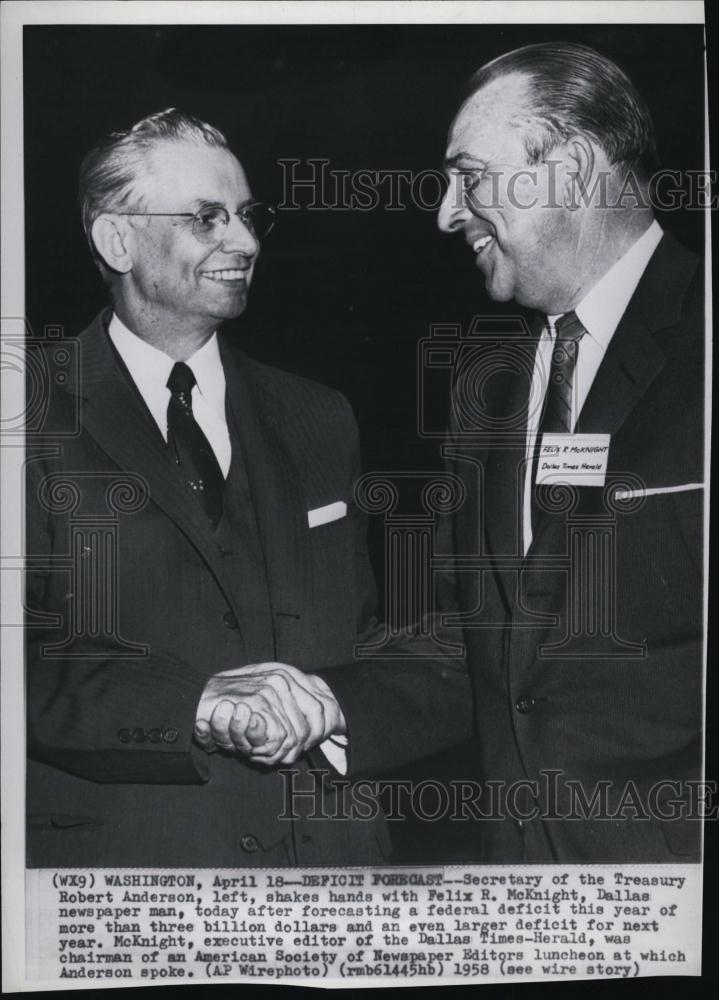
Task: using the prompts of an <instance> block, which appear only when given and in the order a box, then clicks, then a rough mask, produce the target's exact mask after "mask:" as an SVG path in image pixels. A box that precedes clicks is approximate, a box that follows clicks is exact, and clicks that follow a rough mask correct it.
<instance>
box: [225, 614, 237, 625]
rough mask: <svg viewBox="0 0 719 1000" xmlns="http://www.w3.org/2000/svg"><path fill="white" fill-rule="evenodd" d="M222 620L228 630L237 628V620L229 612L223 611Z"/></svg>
mask: <svg viewBox="0 0 719 1000" xmlns="http://www.w3.org/2000/svg"><path fill="white" fill-rule="evenodd" d="M222 620H223V622H224V623H225V625H226V626H227V627H228V628H237V619H236V618H235V616H234V615H233V614H232V612H231V611H225V613H224V615H223V616H222Z"/></svg>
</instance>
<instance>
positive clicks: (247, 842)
mask: <svg viewBox="0 0 719 1000" xmlns="http://www.w3.org/2000/svg"><path fill="white" fill-rule="evenodd" d="M240 847H241V848H242V850H243V851H247V853H248V854H254V853H255V851H257V850H259V847H260V842H259V840H258V839H257V837H253V836H252V834H251V833H246V834H244V836H242V837H240Z"/></svg>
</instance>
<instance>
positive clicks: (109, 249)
mask: <svg viewBox="0 0 719 1000" xmlns="http://www.w3.org/2000/svg"><path fill="white" fill-rule="evenodd" d="M90 235H91V236H92V242H93V244H94V246H95V249H96V250H97V252H98V254H99V255H100V256H101V257H102V260H103V262H104V264H105V266H106V267H108V268H109V269H110V270H111V271H115V272H116V273H117V274H127V272H128V271H130V270H131V268H132V256H131V254H130V240H129V235H130V234H129V230H128V226H127V224H126V223H125V221H124V220H123V219H120V218H119V217H118V216H117V215H109V214H104V215H98V217H97V218H96V219H95V221H94V222H93V224H92V229H91V230H90Z"/></svg>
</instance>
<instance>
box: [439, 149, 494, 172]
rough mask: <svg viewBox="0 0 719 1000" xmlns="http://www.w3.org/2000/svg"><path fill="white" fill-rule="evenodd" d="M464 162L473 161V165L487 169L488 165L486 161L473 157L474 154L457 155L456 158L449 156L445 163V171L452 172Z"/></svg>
mask: <svg viewBox="0 0 719 1000" xmlns="http://www.w3.org/2000/svg"><path fill="white" fill-rule="evenodd" d="M463 160H471V162H472V163H473V164H475V165H476V166H478V167H485V166H486V165H487V164H486V162H485V161H484V160H481V159H480V158H479V157H477V156H473V155H472V153H461V152H460V153H455V154H454V156H448V157H447V158H446V159H445V161H444V168H445V170H452V169H453V168H456V167H458V166H459V165H460V163H461V162H462V161H463Z"/></svg>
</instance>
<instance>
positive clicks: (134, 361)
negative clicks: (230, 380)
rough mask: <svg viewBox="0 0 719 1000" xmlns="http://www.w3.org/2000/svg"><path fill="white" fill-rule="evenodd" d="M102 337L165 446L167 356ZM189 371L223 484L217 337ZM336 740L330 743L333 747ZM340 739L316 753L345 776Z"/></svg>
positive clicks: (113, 331)
mask: <svg viewBox="0 0 719 1000" xmlns="http://www.w3.org/2000/svg"><path fill="white" fill-rule="evenodd" d="M108 333H109V335H110V339H111V340H112V342H113V344H114V345H115V348H116V350H117V352H118V354H119V355H120V357H121V358H122V360H123V362H124V363H125V367H126V368H127V370H128V371H129V373H130V375H131V376H132V380H133V382H134V383H135V385H136V386H137V389H138V392H139V393H140V395H141V396H142V398H143V399H144V401H145V403H146V405H147V408H148V410H149V411H150V413H151V414H152V416H153V418H154V420H155V423H156V424H157V426H158V427H159V428H160V433H161V434H162V436H163V438H164V439H165V441H167V406H168V403H169V402H170V395H171V393H170V390H169V389H168V388H167V380H168V378H169V377H170V372H171V371H172V368H173V366H174V364H175V362H174V361H173V360H172V358H171V357H169V356H168V355H167V354H165V352H164V351H161V350H159V349H158V348H157V347H153V346H152V345H151V344H148V343H147V341H145V340H142V339H141V338H140V337H138V336H137V334H135V333H133V332H132V330H128V328H127V327H126V326H125V324H124V323H123V322H122V320H121V319H120V318H119V317H118V316H117V315H115V314H113V317H112V319H111V320H110V325H109V327H108ZM185 364H186V365H187V366H188V367H189V368H191V369H192V373H193V375H194V376H195V380H196V384H195V386H194V388H193V390H192V412H193V414H194V416H195V420H196V421H197V423H198V424H199V425H200V427H201V428H202V431H203V433H204V435H205V437H206V438H207V440H208V441H209V443H210V445H211V447H212V450H213V451H214V453H215V457H216V458H217V461H218V462H219V464H220V468H221V469H222V475H223V476H224V477H225V479H227V474H228V472H229V471H230V461H231V460H232V445H231V443H230V432H229V429H228V427H227V416H226V414H225V385H226V383H225V372H224V369H223V367H222V359H221V358H220V348H219V345H218V343H217V333H213V334H212V336H211V337H210V339H209V340H208V341H207V343H206V344H203V345H202V347H201V348H200V349H199V351H195V353H194V354H193V355H192V357H190V358H188V359H187V360H186V361H185ZM333 740H334V741H336V742H333ZM346 742H347V741H346V737H344V736H339V735H338V736H334V737H332V739H328V740H326V741H325V742H324V743H321V744H320V750H321V751H322V752H323V753H324V755H325V756H326V757H327V760H328V761H329V762H330V764H332V765H333V767H334V768H335V769H336V770H337V771H339V773H340V774H346V773H347V754H346V751H345V750H344V749H343V747H342V745H345V746H346Z"/></svg>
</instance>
